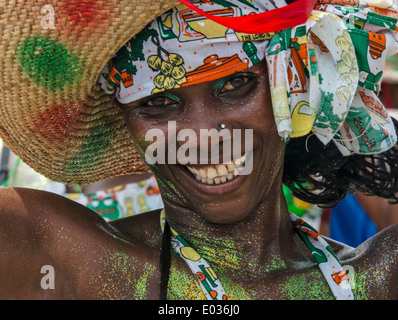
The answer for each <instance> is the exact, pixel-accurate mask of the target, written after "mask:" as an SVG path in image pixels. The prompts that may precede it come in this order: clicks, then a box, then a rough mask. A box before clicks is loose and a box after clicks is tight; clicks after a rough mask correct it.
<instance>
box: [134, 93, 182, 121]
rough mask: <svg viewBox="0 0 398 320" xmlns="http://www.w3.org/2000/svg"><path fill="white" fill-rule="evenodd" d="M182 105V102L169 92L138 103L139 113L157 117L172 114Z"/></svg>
mask: <svg viewBox="0 0 398 320" xmlns="http://www.w3.org/2000/svg"><path fill="white" fill-rule="evenodd" d="M180 105H181V100H180V99H179V98H178V97H177V96H175V95H173V94H171V93H168V92H162V93H158V94H155V95H152V96H150V97H148V98H147V99H144V100H142V101H140V102H139V103H138V112H139V113H140V114H142V115H144V116H149V117H156V116H161V115H164V114H167V113H170V112H172V111H174V110H176V109H178V107H179V106H180Z"/></svg>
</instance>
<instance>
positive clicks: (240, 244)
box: [165, 188, 300, 276]
mask: <svg viewBox="0 0 398 320" xmlns="http://www.w3.org/2000/svg"><path fill="white" fill-rule="evenodd" d="M165 208H166V214H167V213H168V212H172V213H175V212H176V211H177V210H178V211H179V213H180V214H177V215H175V214H167V219H168V221H169V223H170V225H171V226H172V228H173V229H175V230H176V231H177V232H178V233H179V234H180V235H181V236H182V237H183V238H184V239H185V240H186V241H187V242H188V243H190V245H191V246H192V247H193V248H195V249H196V250H197V252H198V253H199V254H200V255H201V256H202V257H203V258H204V259H206V260H207V261H208V262H209V263H210V265H212V266H213V267H214V268H217V269H219V270H220V269H221V271H222V269H224V270H225V271H229V272H231V270H238V269H239V270H245V272H244V273H245V274H246V273H250V274H253V273H257V274H258V273H260V274H265V273H266V272H270V271H273V270H275V269H278V268H279V269H280V268H285V267H286V261H288V260H290V259H294V260H296V259H297V257H296V256H295V255H296V254H295V253H293V252H297V251H300V250H295V248H294V247H295V246H297V242H300V240H299V241H297V237H296V235H295V232H294V229H293V227H292V223H291V221H290V216H289V212H288V210H287V206H286V202H285V198H284V196H283V192H282V189H281V188H280V189H279V190H278V192H273V195H272V196H270V197H265V198H264V199H263V200H262V201H261V202H260V203H259V204H258V205H257V207H256V208H255V209H254V210H253V211H252V212H251V213H250V214H249V215H248V216H247V218H245V220H243V221H240V222H236V223H232V224H225V225H224V224H213V223H210V222H208V221H206V220H204V219H202V218H201V217H200V216H198V215H197V214H196V213H195V212H194V211H192V210H191V209H187V208H181V207H179V208H176V207H175V206H173V205H172V204H170V203H165ZM178 216H180V217H182V216H185V217H195V218H191V219H178V218H177V219H174V218H175V217H178ZM286 252H289V253H291V255H292V256H291V257H286ZM243 275H244V274H242V276H243Z"/></svg>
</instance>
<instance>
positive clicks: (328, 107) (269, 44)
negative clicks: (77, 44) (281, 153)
mask: <svg viewBox="0 0 398 320" xmlns="http://www.w3.org/2000/svg"><path fill="white" fill-rule="evenodd" d="M195 5H196V6H197V7H198V8H200V9H202V10H203V11H205V12H207V13H209V14H212V15H216V16H219V17H240V16H244V15H250V14H253V13H261V12H265V11H268V10H272V9H275V8H278V7H283V6H285V5H286V3H285V2H284V1H261V0H252V1H246V0H238V1H225V0H213V1H208V0H206V1H195ZM396 8H397V4H396V3H395V0H383V1H377V0H372V1H363V0H321V1H318V2H317V3H316V4H315V6H314V9H313V11H312V14H311V15H310V17H309V19H308V20H307V22H306V23H305V24H302V25H298V26H296V27H294V28H289V29H285V30H282V31H280V32H277V33H259V34H245V33H241V32H237V31H234V30H232V29H230V28H227V27H224V26H222V25H220V24H218V23H216V22H214V21H212V20H210V19H208V18H205V17H203V16H202V15H200V14H198V13H196V12H195V11H193V10H191V9H190V8H188V7H186V6H184V5H182V4H181V5H179V6H177V7H174V8H173V9H171V10H169V11H167V12H166V13H164V14H163V15H161V16H160V17H158V18H156V19H155V20H154V21H153V22H152V23H150V24H149V25H147V26H146V27H145V28H144V29H143V30H142V31H141V32H140V33H139V34H138V35H136V36H135V37H133V38H132V39H131V40H130V41H129V42H128V43H127V44H126V45H125V46H124V47H123V48H122V49H121V50H120V51H119V52H118V53H117V54H116V55H115V56H114V58H113V59H112V60H111V61H110V62H109V64H108V65H107V66H106V67H105V69H104V70H103V72H102V76H101V77H100V82H101V86H102V88H103V89H104V90H105V91H106V92H107V93H109V94H113V93H114V94H115V95H116V98H117V99H118V100H119V101H120V102H121V103H129V102H132V101H136V100H139V99H141V98H143V97H146V96H149V95H152V94H155V93H158V92H162V91H165V90H169V89H173V88H178V87H183V86H188V85H193V84H198V83H201V82H205V81H210V80H214V79H218V78H222V77H224V76H227V75H230V74H233V73H235V72H239V71H242V70H245V69H247V68H250V67H251V66H253V65H255V64H256V63H258V62H260V61H261V60H263V59H266V61H267V64H268V74H269V83H270V88H271V97H272V103H273V109H274V116H275V121H276V124H277V128H278V132H279V135H280V136H281V137H282V138H283V139H285V140H286V141H287V140H289V138H295V137H300V136H304V135H306V134H309V133H313V134H315V135H316V136H317V137H318V138H319V139H320V140H321V141H322V142H323V143H324V144H327V143H329V142H330V141H333V142H334V143H335V144H336V145H337V147H338V148H339V150H340V151H341V153H342V154H343V155H350V154H353V153H358V154H374V153H380V152H383V151H386V150H388V149H390V148H391V147H392V146H393V145H394V144H395V143H396V141H397V136H396V132H395V128H394V126H393V123H392V120H391V118H390V117H389V115H388V113H387V111H386V109H385V107H384V106H383V104H382V103H381V101H380V100H379V99H378V92H379V91H380V84H381V79H382V75H383V68H384V63H385V59H386V58H387V56H390V55H393V54H395V53H397V52H398V44H397V39H398V38H397V32H396V30H398V29H397V21H398V20H397V17H398V12H397V11H396Z"/></svg>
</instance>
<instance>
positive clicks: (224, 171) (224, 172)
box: [217, 165, 228, 177]
mask: <svg viewBox="0 0 398 320" xmlns="http://www.w3.org/2000/svg"><path fill="white" fill-rule="evenodd" d="M217 173H218V175H219V176H220V177H222V176H226V175H227V174H228V170H227V168H226V167H225V166H224V165H221V166H219V167H218V168H217Z"/></svg>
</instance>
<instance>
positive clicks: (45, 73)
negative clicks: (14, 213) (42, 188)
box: [0, 0, 179, 185]
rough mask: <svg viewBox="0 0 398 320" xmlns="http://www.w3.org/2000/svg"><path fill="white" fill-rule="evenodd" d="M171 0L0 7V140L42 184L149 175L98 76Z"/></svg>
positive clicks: (72, 0) (61, 0) (49, 1)
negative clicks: (42, 178)
mask: <svg viewBox="0 0 398 320" xmlns="http://www.w3.org/2000/svg"><path fill="white" fill-rule="evenodd" d="M178 3H179V2H178V1H176V0H103V1H101V0H57V1H56V0H18V1H13V0H6V1H4V0H3V1H2V2H1V4H0V35H1V37H0V54H1V56H0V77H1V78H0V137H1V138H2V139H3V141H4V143H5V144H6V145H7V146H8V147H9V148H10V149H11V150H12V151H13V152H14V153H15V154H17V155H18V156H19V157H20V158H21V159H22V161H24V162H25V163H26V164H27V165H29V166H30V167H32V168H33V169H34V170H35V171H37V172H39V173H41V174H43V175H44V176H46V177H48V178H49V179H52V180H55V181H59V182H64V183H74V184H81V185H83V184H88V183H92V182H94V181H98V180H102V179H107V178H111V177H115V176H119V175H128V174H132V173H139V172H145V171H148V169H147V168H146V166H145V164H144V162H143V161H142V159H141V157H140V155H139V154H138V151H137V149H136V148H135V146H134V144H133V141H132V139H131V137H130V136H129V134H128V132H127V129H126V126H125V124H124V120H123V115H122V113H121V111H120V109H119V108H117V107H116V106H115V104H114V103H113V101H112V100H111V97H110V96H109V95H107V94H105V93H104V92H103V90H102V89H101V88H100V86H99V85H98V82H97V79H98V76H99V74H100V72H101V70H102V69H103V68H104V66H105V65H106V63H107V62H108V61H109V60H110V59H111V58H112V56H113V55H114V54H115V53H116V52H117V51H118V50H119V49H120V48H121V47H122V46H123V45H124V44H125V43H126V42H127V41H128V40H130V39H131V37H132V36H133V35H135V34H136V33H138V32H139V31H140V30H141V29H143V28H144V27H145V26H146V25H147V24H148V23H149V22H151V21H152V20H153V19H155V18H156V17H157V16H158V15H160V14H162V13H163V12H165V11H167V10H168V9H170V8H172V7H174V6H176V5H177V4H178Z"/></svg>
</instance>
